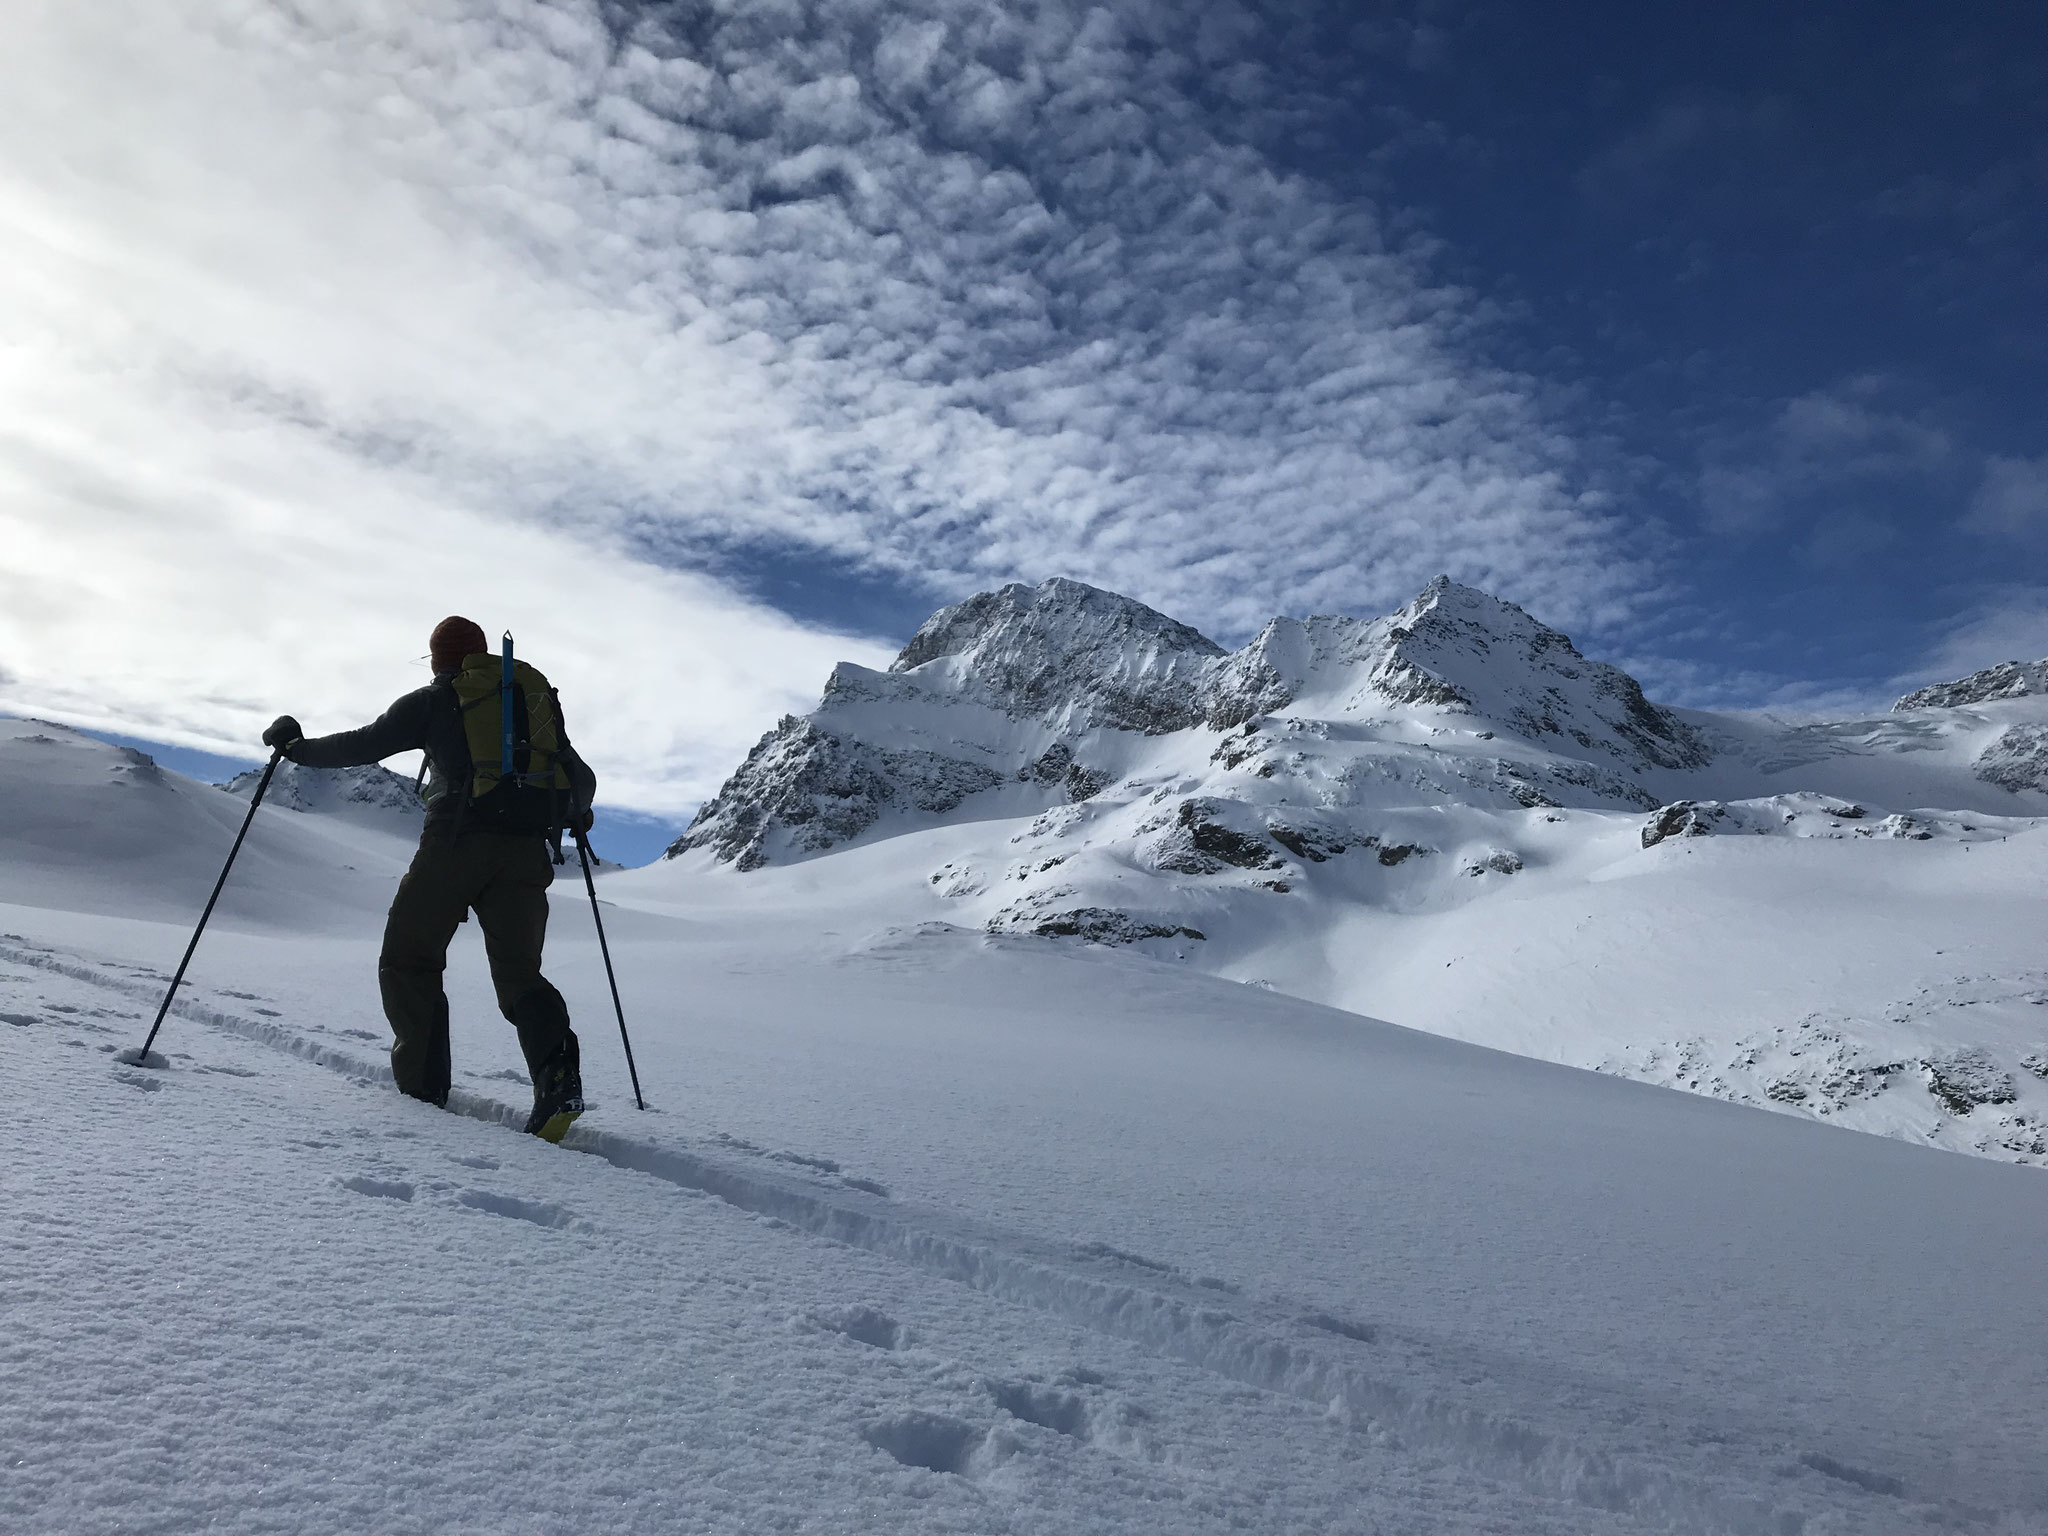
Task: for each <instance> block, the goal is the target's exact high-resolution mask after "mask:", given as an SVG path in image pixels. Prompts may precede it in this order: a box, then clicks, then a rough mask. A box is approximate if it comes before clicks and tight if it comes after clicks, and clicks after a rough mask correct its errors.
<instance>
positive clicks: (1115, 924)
mask: <svg viewBox="0 0 2048 1536" xmlns="http://www.w3.org/2000/svg"><path fill="white" fill-rule="evenodd" d="M1027 931H1028V932H1031V933H1035V934H1038V935H1039V936H1040V937H1042V938H1049V939H1081V940H1083V941H1085V942H1086V943H1089V944H1136V943H1138V942H1140V941H1141V940H1144V939H1203V938H1206V937H1207V935H1206V934H1204V933H1203V932H1202V931H1201V930H1200V929H1199V928H1189V927H1186V926H1184V925H1182V924H1179V923H1159V922H1152V921H1150V920H1148V919H1146V918H1141V917H1133V916H1131V914H1130V913H1128V912H1118V911H1115V910H1113V909H1111V908H1109V907H1071V908H1069V909H1068V910H1066V911H1064V912H1053V913H1049V914H1047V915H1046V916H1044V917H1041V918H1039V919H1038V920H1037V921H1035V922H1033V923H1032V924H1031V925H1030V926H1029V928H1028V930H1027Z"/></svg>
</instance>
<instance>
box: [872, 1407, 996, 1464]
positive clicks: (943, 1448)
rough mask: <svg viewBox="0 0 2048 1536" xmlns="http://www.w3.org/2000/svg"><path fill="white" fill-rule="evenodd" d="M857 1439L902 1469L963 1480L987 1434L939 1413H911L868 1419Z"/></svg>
mask: <svg viewBox="0 0 2048 1536" xmlns="http://www.w3.org/2000/svg"><path fill="white" fill-rule="evenodd" d="M860 1437H861V1438H862V1439H863V1440H865V1441H867V1443H868V1444H869V1445H872V1446H873V1447H874V1448H875V1449H876V1450H878V1451H881V1452H883V1453H884V1454H886V1455H888V1456H891V1457H894V1458H895V1459H896V1460H897V1461H898V1462H900V1463H902V1464H903V1465H904V1466H906V1467H922V1468H924V1469H925V1471H927V1472H943V1473H946V1474H948V1475H949V1476H953V1477H965V1476H968V1475H969V1474H970V1473H971V1472H972V1470H973V1468H974V1462H975V1457H976V1454H977V1453H978V1452H979V1451H980V1450H981V1449H982V1448H983V1447H984V1446H985V1445H986V1444H987V1441H988V1431H986V1430H984V1429H978V1428H976V1427H975V1426H974V1425H972V1424H969V1423H967V1422H966V1421H965V1420H964V1419H955V1418H951V1417H949V1416H947V1415H946V1414H942V1413H924V1412H911V1413H899V1414H893V1415H891V1416H890V1417H888V1418H886V1419H872V1420H870V1421H869V1422H868V1423H866V1424H864V1425H862V1426H861V1432H860Z"/></svg>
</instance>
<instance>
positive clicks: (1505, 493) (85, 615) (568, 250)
mask: <svg viewBox="0 0 2048 1536" xmlns="http://www.w3.org/2000/svg"><path fill="white" fill-rule="evenodd" d="M1183 15H1184V13H1183V12H1179V11H1176V10H1172V9H1168V8H1164V7H1160V8H1153V7H1149V6H1145V5H1129V6H1125V7H1121V8H1118V9H1103V8H1087V7H1082V6H1078V5H1063V4H1038V5H1005V6H998V5H994V4H964V3H957V0H922V3H891V4H886V5H885V4H882V3H879V0H844V3H835V4H833V5H831V6H829V7H827V6H815V7H814V6H801V5H794V4H774V3H759V4H750V5H748V6H745V7H738V8H732V7H726V6H721V5H713V4H708V3H707V4H701V5H675V6H663V7H647V8H639V9H636V8H627V7H621V6H614V5H609V4H607V5H597V4H591V3H581V0H564V3H559V4H540V3H531V0H415V3H411V4H407V5H377V4H369V3H361V4H354V5H347V6H314V5H311V4H305V5H299V4H286V3H257V0H211V3H207V4H200V3H198V0H155V3H152V4H148V5H144V4H141V3H133V4H126V5H112V6H105V7H90V8H81V7H71V6H63V5H59V4H54V3H52V4H45V5H43V6H41V7H40V8H34V9H32V10H31V13H30V16H29V19H28V22H27V25H26V28H25V30H24V31H23V33H22V35H21V36H19V37H17V38H16V39H15V41H16V43H17V44H18V46H15V47H12V48H10V49H9V50H7V51H6V52H5V54H4V55H0V93H4V94H5V95H6V97H7V99H8V100H9V102H10V108H11V110H10V112H9V114H7V116H6V118H5V120H4V121H0V259H4V263H5V270H6V272H7V276H6V277H5V279H4V280H0V338H4V340H0V394H4V399H5V402H6V407H7V408H6V410H5V412H4V413H0V486H4V494H0V520H4V522H5V524H6V529H5V532H6V536H7V539H8V552H7V554H6V555H5V556H4V558H0V583H4V584H5V590H4V592H0V608H4V612H0V644H4V651H0V670H4V673H5V678H4V680H0V702H4V703H5V704H7V705H9V706H10V707H26V708H34V709H42V710H45V711H46V712H58V713H67V714H69V715H71V716H72V717H73V718H90V719H91V720H93V722H94V723H99V724H106V725H112V726H115V727H117V728H119V729H122V730H127V731H131V732H136V733H138V734H154V735H157V736H160V737H164V738H166V739H177V740H182V741H185V742H188V743H190V744H193V745H199V746H207V747H213V748H216V749H219V748H222V747H226V746H228V745H230V744H240V743H241V742H242V741H243V740H244V739H245V738H246V735H247V733H248V730H249V728H250V726H251V725H252V724H255V723H258V722H259V720H260V718H267V716H268V714H269V713H271V712H273V711H274V709H276V708H280V707H286V706H288V705H289V706H295V707H298V708H299V709H300V710H301V711H302V712H303V713H305V714H307V715H308V716H309V717H310V716H318V715H321V714H322V713H323V711H324V712H329V713H332V714H333V715H334V716H336V717H337V718H336V719H335V722H334V723H336V724H340V723H345V718H346V717H349V716H351V715H360V714H361V713H362V712H363V711H364V710H367V709H370V708H374V707H376V706H378V705H381V704H382V703H383V702H385V701H386V700H387V699H388V697H389V696H390V695H391V693H393V692H395V691H396V690H395V689H394V688H393V687H392V686H391V684H392V681H393V679H392V676H391V672H390V663H389V658H390V657H391V656H392V655H394V654H397V655H405V656H410V655H414V654H417V652H418V650H419V649H421V648H422V647H421V645H420V642H419V640H418V639H417V638H416V636H417V633H418V632H421V631H422V630H423V628H424V625H426V624H429V623H431V622H432V621H433V619H435V618H438V617H440V615H441V614H442V613H444V612H449V611H455V610H458V609H469V610H472V611H473V612H474V616H475V617H477V618H478V619H479V620H480V621H482V622H484V623H485V624H486V625H487V627H490V628H492V629H493V630H495V629H496V628H497V627H500V626H502V625H504V624H507V623H509V624H511V625H512V626H513V627H514V628H515V629H518V630H519V631H520V633H521V638H522V641H525V640H526V636H527V634H528V633H529V632H531V633H532V634H533V636H534V640H533V641H532V642H529V643H528V644H529V651H530V653H531V654H534V655H535V656H536V657H537V658H539V657H543V656H554V657H559V658H560V660H559V662H558V663H557V664H556V665H555V666H554V668H553V670H554V671H557V672H560V673H562V674H564V675H563V676H562V677H560V678H559V679H558V680H559V681H561V682H562V683H563V685H564V687H565V693H566V694H567V695H568V697H569V700H570V707H571V709H572V711H574V712H575V713H574V714H572V720H573V719H575V718H579V717H580V718H583V719H585V720H587V721H588V722H589V723H588V724H587V725H585V726H584V727H583V728H582V729H580V730H579V733H578V734H579V736H581V737H583V738H585V739H586V740H588V741H590V743H591V745H592V748H593V752H594V753H596V752H597V751H602V752H603V753H604V754H605V755H607V756H608V757H611V758H612V759H613V761H614V762H615V763H616V764H617V765H618V766H617V768H616V769H615V775H614V780H613V782H614V784H615V785H616V786H618V787H619V789H620V792H621V793H622V795H623V797H624V799H625V803H628V804H632V805H637V806H639V807H642V808H645V809H657V810H677V809H681V808H683V807H684V806H686V805H687V804H688V803H689V802H691V801H693V800H694V799H695V798H696V797H697V796H699V795H701V794H702V793H703V792H704V791H705V789H706V787H707V786H708V785H709V784H710V783H712V782H714V781H715V779H716V777H717V776H718V774H719V773H720V772H722V771H723V770H724V768H726V767H729V766H730V764H731V762H732V761H733V760H734V758H735V757H736V755H737V752H738V751H739V750H743V748H744V745H745V744H746V742H747V740H748V739H749V738H750V737H751V735H752V734H753V733H754V732H755V731H757V730H758V729H760V728H761V727H762V726H763V725H765V724H766V723H767V722H768V721H769V720H770V719H772V716H773V714H774V713H775V711H776V710H777V709H779V708H782V707H788V706H790V705H794V704H798V703H801V702H804V701H806V700H807V699H808V698H809V697H810V696H812V695H814V693H815V690H816V687H817V685H818V682H819V680H820V679H821V678H822V676H823V673H824V671H825V669H826V667H827V666H828V665H829V663H830V661H831V660H834V659H838V658H839V657H841V656H850V657H852V658H854V659H861V660H868V661H874V660H877V659H879V658H880V656H881V655H883V654H884V651H883V649H882V648H881V647H879V646H877V645H876V644H875V643H873V642H868V641H862V640H859V639H855V638H852V637H847V636H841V635H834V634H831V633H828V632H824V631H823V630H821V629H820V628H819V627H817V626H816V625H815V624H806V623H805V622H804V619H805V617H806V616H805V615H802V614H798V615H795V616H790V615H786V614H784V613H781V612H778V611H776V610H774V609H773V608H770V607H768V606H766V605H765V604H763V603H762V602H760V601H758V600H755V599H750V598H749V597H747V596H746V595H745V594H746V592H747V591H748V589H749V581H750V573H751V572H753V571H754V570H755V569H756V568H757V567H758V566H759V565H760V564H762V563H765V562H767V561H770V560H772V559H775V558H780V557H783V556H796V557H800V558H801V559H803V560H805V561H807V562H811V563H812V565H813V566H814V567H819V566H821V567H823V568H825V569H831V568H833V567H835V566H836V567H838V568H840V569H843V570H845V571H847V572H863V573H868V574H870V575H873V576H876V577H879V578H881V579H885V580H890V581H895V582H899V583H901V584H903V585H904V586H905V587H907V588H909V589H910V590H913V591H922V592H925V593H928V594H930V595H931V597H932V598H933V600H934V601H937V600H946V599H952V598H956V597H958V596H960V595H964V593H965V592H967V591H969V590H972V589H974V588H976V587H981V586H986V585H989V584H992V583H995V582H998V581H1001V580H1005V579H1012V578H1019V577H1021V578H1026V579H1037V578H1042V577H1043V576H1046V575H1049V574H1053V573H1064V574H1070V575H1075V576H1078V577H1081V578H1082V579H1086V580H1091V581H1095V582H1098V583H1101V584H1103V585H1106V586H1111V587H1115V588H1118V589H1121V590H1124V591H1128V592H1131V593H1133V594H1134V595H1137V596H1140V597H1143V598H1145V599H1146V600H1148V601H1151V602H1153V603H1155V604H1157V605H1159V606H1161V607H1163V608H1165V609H1167V610H1168V611H1169V612H1172V613H1174V614H1175V615H1176V616H1178V617H1182V618H1186V619H1189V620H1191V621H1193V622H1196V623H1198V624H1201V625H1203V626H1205V627H1207V628H1210V629H1211V630H1212V631H1214V632H1216V633H1218V634H1219V636H1221V637H1224V638H1230V637H1232V636H1234V635H1236V634H1238V633H1241V632H1243V631H1245V630H1247V629H1249V628H1250V627H1252V626H1254V625H1256V624H1257V623H1259V622H1260V621H1261V620H1263V619H1264V618H1265V617H1267V616H1268V615H1270V614H1271V613H1274V612H1278V611H1295V612H1302V611H1319V610H1320V611H1327V610H1354V611H1355V610H1361V609H1364V610H1372V609H1377V608H1381V607H1384V606H1387V605H1390V604H1392V603H1393V602H1396V601H1399V600H1400V599H1401V598H1403V597H1405V596H1406V595H1408V594H1409V592H1410V591H1412V589H1413V588H1415V587H1417V586H1419V585H1420V583H1421V582H1422V581H1423V580H1425V579H1426V578H1427V577H1428V576H1429V575H1430V574H1433V573H1434V572H1435V571H1437V570H1450V571H1452V572H1453V573H1455V574H1457V575H1459V576H1460V577H1462V578H1464V579H1467V580H1471V581H1475V582H1478V583H1480V584H1483V585H1488V586H1491V587H1493V588H1495V589H1497V590H1502V591H1504V592H1505V593H1507V594H1508V595H1510V596H1513V597H1515V598H1517V599H1518V600H1521V601H1523V602H1525V603H1527V604H1529V605H1531V606H1532V607H1535V608H1536V609H1537V611H1539V612H1541V613H1542V614H1544V616H1545V617H1547V618H1551V619H1553V620H1555V621H1557V622H1561V623H1565V624H1571V625H1588V624H1591V625H1595V626H1599V625H1608V624H1614V623H1617V622H1619V621H1621V620H1623V619H1624V618H1625V617H1626V616H1627V615H1628V614H1629V613H1630V612H1631V611H1633V609H1634V608H1635V607H1636V606H1637V605H1639V604H1640V603H1642V602H1643V601H1644V600H1645V598H1646V596H1647V595H1648V594H1649V593H1650V592H1651V591H1652V589H1653V588H1654V586H1655V581H1654V574H1653V573H1652V572H1651V571H1649V570H1648V569H1647V568H1646V567H1645V566H1644V565H1643V564H1642V563H1641V562H1639V561H1637V560H1635V559H1633V558H1631V556H1630V552H1629V550H1628V548H1627V547H1626V545H1625V543H1624V541H1623V540H1622V539H1621V537H1620V535H1619V534H1618V532H1617V530H1616V528H1615V526H1614V524H1613V522H1612V521H1611V519H1610V518H1609V516H1608V515H1607V513H1606V512H1605V510H1604V508H1603V506H1602V504H1601V502H1600V500H1599V498H1598V496H1597V495H1596V494H1594V493H1592V492H1591V491H1589V490H1588V489H1587V488H1586V487H1587V483H1588V474H1587V471H1586V469H1585V467H1584V466H1583V465H1581V464H1580V463H1579V462H1578V461H1577V459H1576V457H1575V448H1574V445H1573V444H1572V442H1571V441H1570V440H1569V438H1567V437H1566V436H1565V435H1563V434H1562V433H1560V432H1559V431H1557V430H1556V429H1555V428H1554V426H1553V425H1551V424H1550V423H1549V422H1548V421H1547V420H1546V418H1545V415H1544V413H1543V412H1542V411H1541V410H1540V409H1539V407H1538V405H1537V403H1536V401H1535V390H1534V387H1533V386H1532V385H1531V384H1530V383H1529V381H1527V380H1525V379H1521V378H1518V377H1515V376H1511V375H1508V374H1505V373H1502V372H1500V371H1498V370H1495V369H1491V368H1489V367H1488V366H1486V364H1485V363H1484V361H1483V356H1482V351H1481V339H1482V338H1480V337H1479V335H1478V333H1477V331H1476V328H1475V320H1474V315H1475V312H1476V306H1475V304H1474V301H1473V300H1472V298H1471V296H1470V295H1467V294H1464V293H1461V292H1458V291H1455V290H1450V289H1445V288H1441V287H1437V286H1434V285H1433V284H1432V282H1431V280H1430V276H1429V273H1428V270H1427V267H1426V264H1425V261H1424V258H1423V256H1422V255H1421V254H1419V253H1417V252H1416V251H1414V250H1411V249H1407V248H1404V247H1402V246H1400V245H1399V244H1397V243H1394V242H1392V241H1390V240H1389V239H1388V237H1387V236H1386V234H1385V232H1384V230H1383V228H1382V226H1381V223H1380V221H1379V219H1378V217H1377V215H1376V213H1375V211H1374V210H1372V209H1371V208H1369V207H1366V206H1363V205H1360V204H1358V203H1356V202H1351V203H1341V202H1338V201H1336V200H1334V199H1333V198H1331V197H1330V196H1328V195H1327V194H1326V193H1325V192H1324V191H1322V190H1321V189H1320V188H1319V187H1318V186H1317V185H1315V184H1314V183H1311V182H1307V181H1303V180H1300V179H1297V178H1290V177H1288V176H1286V175H1283V174H1280V173H1279V172H1277V171H1276V170H1275V169H1274V168H1273V166H1272V165H1271V164H1270V163H1269V162H1267V161H1266V160H1264V159H1263V158H1261V156H1260V155H1259V154H1258V153H1256V152H1255V151H1253V150H1252V149H1250V148H1247V147H1244V146H1243V145H1242V144H1237V143H1233V142H1231V141H1230V140H1229V139H1228V137H1227V136H1226V134H1225V133H1224V131H1223V130H1222V129H1221V128H1220V127H1219V123H1220V122H1222V121H1224V120H1221V119H1218V118H1217V117H1216V115H1215V114H1214V113H1213V112H1210V111H1206V110H1204V109H1201V108H1198V107H1197V106H1196V104H1195V103H1196V100H1197V97H1200V96H1205V95H1206V96H1213V95H1215V93H1217V92H1218V91H1222V92H1225V93H1234V94H1235V95H1236V96H1237V97H1238V98H1242V99H1244V100H1247V101H1249V100H1251V99H1252V98H1255V97H1257V96H1258V94H1259V93H1260V92H1261V91H1263V90H1267V89H1269V87H1268V86H1267V85H1266V84H1265V83H1263V81H1262V79H1261V77H1259V76H1258V75H1257V72H1256V71H1252V72H1250V73H1247V72H1245V71H1242V70H1234V69H1233V68H1232V66H1231V63H1230V60H1231V58H1232V57H1233V49H1237V50H1238V51H1240V52H1241V51H1242V44H1243V40H1244V38H1245V37H1246V36H1248V35H1250V34H1248V33H1247V32H1246V30H1245V29H1247V28H1250V29H1251V31H1252V32H1253V33H1255V32H1256V29H1257V23H1256V22H1255V21H1254V20H1253V19H1252V18H1251V17H1250V16H1249V15H1248V14H1239V13H1235V12H1228V13H1226V10H1218V11H1217V12H1216V13H1215V15H1214V16H1213V17H1209V18H1208V20H1206V21H1205V24H1204V26H1203V27H1201V28H1198V29H1194V31H1193V33H1192V34H1190V33H1189V30H1188V28H1187V27H1186V25H1185V24H1184V22H1183V21H1182V20H1181V19H1180V18H1181V17H1182V16H1183ZM1206 15H1207V13H1205V16H1206ZM1232 16H1235V20H1234V21H1232V20H1231V17H1232ZM1225 23H1228V24H1225ZM1233 28H1235V30H1233ZM400 681H403V679H400ZM585 699H587V700H588V701H589V702H588V703H587V704H586V703H582V702H581V701H582V700H585ZM308 723H309V724H311V723H312V719H311V718H309V719H308ZM600 734H601V735H602V737H603V739H602V740H601V741H600V740H599V739H597V738H598V737H599V735H600Z"/></svg>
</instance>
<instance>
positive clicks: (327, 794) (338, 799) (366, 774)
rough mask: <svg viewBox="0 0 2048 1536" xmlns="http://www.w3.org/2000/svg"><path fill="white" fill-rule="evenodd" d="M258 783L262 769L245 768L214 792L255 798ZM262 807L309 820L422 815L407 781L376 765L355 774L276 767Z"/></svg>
mask: <svg viewBox="0 0 2048 1536" xmlns="http://www.w3.org/2000/svg"><path fill="white" fill-rule="evenodd" d="M262 778H263V770H262V769H260V768H251V769H249V770H248V771H247V772H246V773H238V774H236V775H235V776H234V777H233V778H232V779H229V780H228V781H227V783H225V784H223V785H221V786H220V787H221V788H222V789H224V790H226V791H227V792H228V793H229V794H231V795H234V796H235V797H237V798H238V799H242V800H246V799H248V798H249V797H250V796H251V795H253V794H254V793H255V792H256V786H257V784H258V783H259V782H261V780H262ZM263 801H264V804H266V805H275V806H278V807H281V808H282V809H284V810H289V811H303V812H307V813H310V814H315V815H318V814H321V813H324V812H331V811H343V812H350V813H356V814H362V813H370V814H373V815H377V816H379V817H380V819H381V817H384V816H389V817H393V818H399V819H406V818H417V817H419V816H421V815H422V814H423V813H424V808H423V807H422V806H421V804H420V797H419V792H418V791H417V790H416V789H414V788H413V783H412V781H411V780H410V779H407V778H403V777H401V776H400V775H398V774H395V773H393V772H392V771H391V770H390V769H389V768H386V767H384V766H382V765H381V764H378V763H369V764H366V765H365V766H363V767H360V768H308V767H305V766H303V765H302V764H299V763H292V762H280V763H279V764H278V765H277V772H276V773H275V774H273V775H272V777H271V781H270V788H269V789H267V790H265V791H264V795H263Z"/></svg>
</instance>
